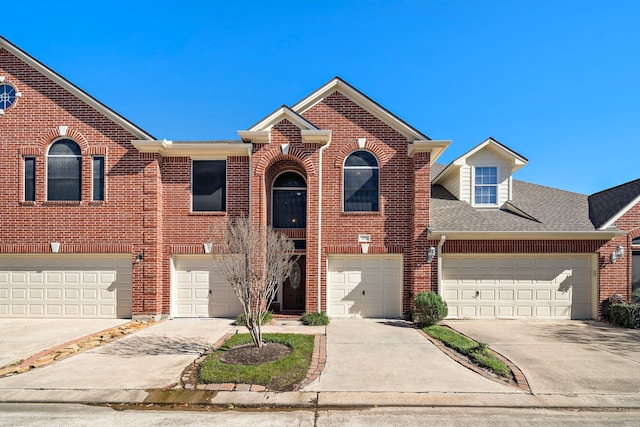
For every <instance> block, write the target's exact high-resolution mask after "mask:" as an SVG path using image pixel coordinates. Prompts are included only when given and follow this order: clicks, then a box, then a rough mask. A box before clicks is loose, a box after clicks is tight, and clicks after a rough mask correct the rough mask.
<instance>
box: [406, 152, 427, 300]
mask: <svg viewBox="0 0 640 427" xmlns="http://www.w3.org/2000/svg"><path fill="white" fill-rule="evenodd" d="M430 162H431V153H429V152H417V153H415V154H414V156H413V196H414V199H413V244H412V247H411V250H410V255H409V256H410V258H411V266H410V267H411V268H410V270H411V277H410V283H409V285H410V286H409V289H408V292H407V289H406V287H405V295H404V297H405V298H404V301H403V311H404V310H407V309H408V308H409V307H410V305H411V302H412V300H413V296H414V295H415V294H416V293H417V292H420V291H421V290H427V291H428V290H430V289H431V264H429V263H427V253H428V251H429V247H430V246H431V243H430V242H429V240H428V236H427V226H428V225H429V200H430V197H431V165H430ZM433 262H435V260H434V261H433Z"/></svg>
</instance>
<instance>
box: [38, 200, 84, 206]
mask: <svg viewBox="0 0 640 427" xmlns="http://www.w3.org/2000/svg"><path fill="white" fill-rule="evenodd" d="M81 204H82V201H80V200H47V201H45V202H42V206H60V205H63V206H80V205H81Z"/></svg>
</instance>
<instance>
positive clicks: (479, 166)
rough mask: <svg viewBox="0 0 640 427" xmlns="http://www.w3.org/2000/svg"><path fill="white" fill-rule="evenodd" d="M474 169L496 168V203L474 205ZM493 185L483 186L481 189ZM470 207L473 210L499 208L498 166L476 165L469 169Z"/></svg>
mask: <svg viewBox="0 0 640 427" xmlns="http://www.w3.org/2000/svg"><path fill="white" fill-rule="evenodd" d="M476 168H496V184H495V187H496V202H495V203H476ZM491 185H494V184H485V185H482V187H488V186H491ZM471 206H473V207H475V208H497V207H498V206H500V166H498V165H495V164H477V165H473V166H472V167H471Z"/></svg>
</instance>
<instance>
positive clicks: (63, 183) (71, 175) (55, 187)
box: [47, 139, 82, 201]
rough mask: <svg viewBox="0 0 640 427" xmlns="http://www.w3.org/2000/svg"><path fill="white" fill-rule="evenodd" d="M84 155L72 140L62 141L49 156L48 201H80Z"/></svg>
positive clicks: (50, 149)
mask: <svg viewBox="0 0 640 427" xmlns="http://www.w3.org/2000/svg"><path fill="white" fill-rule="evenodd" d="M81 182H82V155H81V152H80V147H79V146H78V144H76V143H75V142H74V141H72V140H70V139H61V140H59V141H56V142H54V143H53V144H52V145H51V147H49V153H48V154H47V200H64V201H79V200H80V199H81V194H82V191H81V189H82V185H81Z"/></svg>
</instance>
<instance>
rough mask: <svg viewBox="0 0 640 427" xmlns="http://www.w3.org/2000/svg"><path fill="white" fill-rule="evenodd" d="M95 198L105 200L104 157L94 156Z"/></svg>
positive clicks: (93, 183)
mask: <svg viewBox="0 0 640 427" xmlns="http://www.w3.org/2000/svg"><path fill="white" fill-rule="evenodd" d="M92 185H93V200H96V201H102V200H104V157H98V156H96V157H94V158H93V182H92Z"/></svg>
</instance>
